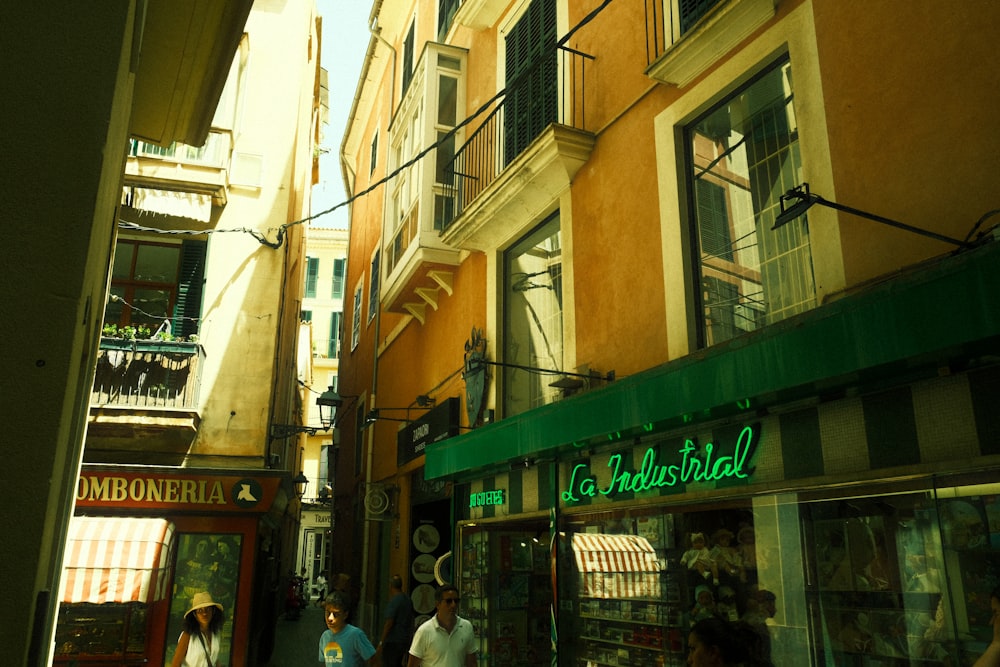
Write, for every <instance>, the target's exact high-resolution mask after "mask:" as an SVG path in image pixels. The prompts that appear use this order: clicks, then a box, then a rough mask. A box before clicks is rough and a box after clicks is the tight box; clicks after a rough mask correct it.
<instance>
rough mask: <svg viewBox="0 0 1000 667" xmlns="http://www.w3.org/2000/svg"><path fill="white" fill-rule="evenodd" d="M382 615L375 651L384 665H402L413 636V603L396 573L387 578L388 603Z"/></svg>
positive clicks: (397, 666)
mask: <svg viewBox="0 0 1000 667" xmlns="http://www.w3.org/2000/svg"><path fill="white" fill-rule="evenodd" d="M382 617H383V618H385V624H383V626H382V639H381V640H380V641H379V643H378V646H377V647H376V649H375V653H376V654H377V655H379V656H380V658H381V660H382V665H383V666H384V667H403V665H404V660H405V659H406V650H407V648H409V646H410V639H411V637H412V636H413V603H412V602H411V601H410V596H408V595H407V594H406V593H404V592H403V579H402V577H400V576H399V575H398V574H394V575H392V577H390V578H389V604H388V605H386V607H385V613H384V614H383V615H382Z"/></svg>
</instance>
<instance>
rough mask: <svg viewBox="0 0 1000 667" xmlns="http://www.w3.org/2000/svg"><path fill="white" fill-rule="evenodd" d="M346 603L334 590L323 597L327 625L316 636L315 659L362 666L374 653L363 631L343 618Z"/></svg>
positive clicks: (325, 662) (328, 663)
mask: <svg viewBox="0 0 1000 667" xmlns="http://www.w3.org/2000/svg"><path fill="white" fill-rule="evenodd" d="M349 606H350V605H349V604H348V602H347V599H346V598H345V597H344V596H343V595H342V594H341V593H339V592H337V591H334V592H333V593H330V594H329V595H328V596H327V597H326V599H325V600H324V601H323V617H324V618H325V619H326V627H327V629H326V630H324V631H323V635H322V636H321V637H320V638H319V661H320V662H321V663H323V664H324V665H340V666H341V667H362V666H363V665H364V664H365V663H366V662H368V660H369V659H371V657H372V656H373V655H375V647H374V646H372V643H371V642H370V641H368V637H367V636H366V635H365V633H364V631H363V630H361V628H358V627H355V626H353V625H350V624H349V623H348V622H347V613H348V609H349Z"/></svg>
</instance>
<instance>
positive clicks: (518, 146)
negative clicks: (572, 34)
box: [439, 47, 595, 252]
mask: <svg viewBox="0 0 1000 667" xmlns="http://www.w3.org/2000/svg"><path fill="white" fill-rule="evenodd" d="M592 59H593V56H590V55H587V54H585V53H581V52H579V51H574V50H572V49H569V48H567V47H560V60H559V65H558V67H557V68H556V69H557V76H558V77H559V79H558V85H556V86H553V87H552V88H551V89H549V88H546V87H545V86H544V84H541V86H540V84H539V78H538V77H530V76H529V77H521V80H520V81H519V82H515V84H514V85H512V86H511V87H509V89H508V91H507V94H506V95H505V96H503V97H501V98H499V99H498V100H496V102H495V106H494V107H493V108H492V109H491V110H489V113H488V115H487V116H485V118H484V119H483V121H482V122H481V123H480V125H479V126H478V127H477V128H476V130H475V131H474V132H473V133H472V135H471V136H470V137H469V138H468V139H467V140H466V141H465V143H464V144H463V145H462V146H461V147H460V148H459V149H458V150H457V151H456V152H455V156H454V159H453V160H452V161H451V162H450V163H449V164H448V165H447V166H446V167H445V169H446V171H447V173H448V174H449V176H450V178H449V179H448V180H449V185H448V187H447V188H446V189H445V194H446V196H447V197H448V200H449V212H450V214H451V215H450V216H449V217H448V218H447V220H446V221H445V222H444V225H443V231H442V232H441V238H442V240H443V241H444V242H445V243H447V244H448V245H449V246H451V247H455V248H460V249H463V250H478V251H484V252H487V251H490V250H495V249H496V248H498V247H502V246H503V245H504V244H506V243H507V242H509V241H510V240H512V238H515V237H516V236H517V235H519V234H520V231H519V230H522V229H523V227H524V226H525V225H526V224H530V223H532V222H534V221H536V220H537V217H538V216H540V215H541V214H542V213H544V212H545V210H546V209H547V208H551V206H552V204H553V202H555V201H557V200H558V197H559V195H560V194H561V193H562V192H563V191H565V190H566V189H567V188H568V187H569V186H570V183H572V181H573V177H574V176H575V175H576V172H577V171H578V170H579V168H580V167H581V166H582V165H583V164H584V163H585V162H586V161H587V160H588V159H589V158H590V153H591V151H592V150H593V147H594V143H595V137H594V135H593V134H592V133H591V132H589V131H587V129H586V113H585V111H586V104H585V102H586V77H585V70H586V65H587V63H588V62H589V61H590V60H592ZM546 97H551V99H550V100H549V101H548V102H546V101H544V100H545V98H546ZM539 100H542V101H541V102H539ZM532 128H541V129H540V130H534V131H533V130H532ZM532 134H533V135H534V136H532ZM440 159H441V156H440V155H439V160H440Z"/></svg>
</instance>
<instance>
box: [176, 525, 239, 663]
mask: <svg viewBox="0 0 1000 667" xmlns="http://www.w3.org/2000/svg"><path fill="white" fill-rule="evenodd" d="M242 542H243V536H242V535H240V534H215V533H185V534H181V535H180V537H179V540H178V544H177V565H176V568H175V578H174V594H173V597H172V599H171V602H170V621H169V624H168V626H167V644H166V657H165V658H164V663H165V664H169V663H170V661H171V660H172V659H173V654H174V650H175V649H176V648H177V638H178V637H180V634H181V630H182V629H183V622H184V613H185V612H186V611H187V610H188V609H190V608H191V601H192V600H193V599H194V596H195V595H197V594H198V593H201V592H208V593H210V594H211V595H212V600H214V601H215V602H218V603H219V604H221V605H222V608H223V612H222V613H223V617H224V618H225V621H224V623H223V624H222V645H221V649H220V651H219V664H220V665H226V664H229V662H230V656H231V654H232V643H233V620H234V610H235V607H236V600H237V588H238V584H239V573H240V567H239V565H240V548H241V546H242Z"/></svg>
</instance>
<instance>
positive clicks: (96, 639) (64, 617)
mask: <svg viewBox="0 0 1000 667" xmlns="http://www.w3.org/2000/svg"><path fill="white" fill-rule="evenodd" d="M145 648H146V605H145V604H143V603H141V602H129V603H124V604H122V603H117V602H106V603H103V604H93V603H89V602H82V603H63V604H61V605H59V620H58V622H57V623H56V638H55V656H56V658H57V659H60V658H73V659H74V660H75V661H78V662H81V663H86V662H94V661H101V662H105V663H107V661H108V660H110V659H112V658H113V659H114V661H113V664H116V665H117V664H122V665H125V664H143V663H145V656H144V653H145Z"/></svg>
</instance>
